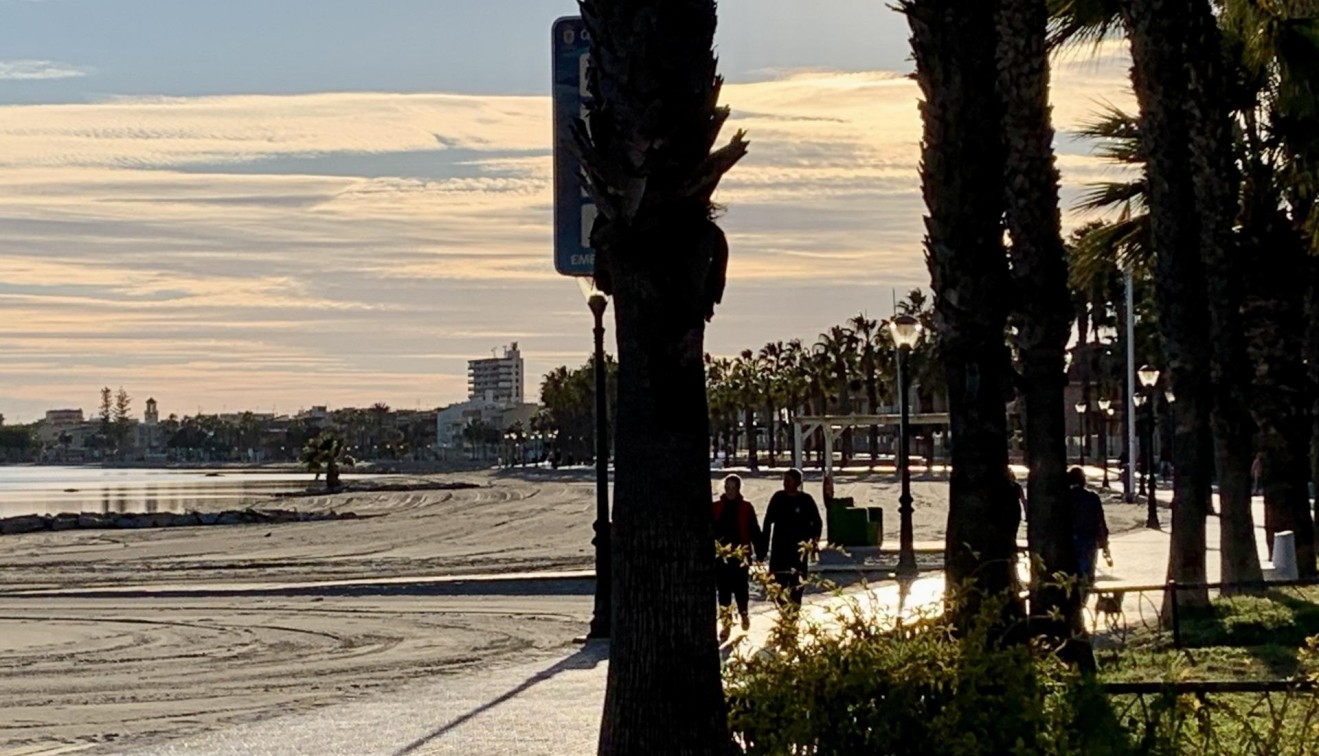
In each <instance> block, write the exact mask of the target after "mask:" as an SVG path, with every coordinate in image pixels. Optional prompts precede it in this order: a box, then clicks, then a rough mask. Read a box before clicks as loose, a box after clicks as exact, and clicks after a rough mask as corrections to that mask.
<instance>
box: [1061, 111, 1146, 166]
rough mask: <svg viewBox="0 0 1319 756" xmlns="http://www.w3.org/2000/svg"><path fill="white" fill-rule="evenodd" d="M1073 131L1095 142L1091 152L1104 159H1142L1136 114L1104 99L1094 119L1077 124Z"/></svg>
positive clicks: (1117, 160)
mask: <svg viewBox="0 0 1319 756" xmlns="http://www.w3.org/2000/svg"><path fill="white" fill-rule="evenodd" d="M1076 134H1077V136H1078V137H1080V138H1083V139H1090V140H1093V141H1096V142H1099V145H1098V146H1097V147H1096V148H1095V152H1096V153H1097V154H1098V155H1099V156H1100V157H1102V158H1104V159H1106V160H1112V161H1113V162H1116V163H1124V164H1127V165H1133V164H1136V163H1143V162H1144V161H1145V155H1144V152H1143V150H1142V147H1141V138H1140V118H1139V117H1137V116H1135V115H1132V114H1131V113H1128V112H1126V111H1125V110H1122V109H1121V108H1119V107H1117V106H1116V105H1111V104H1108V103H1105V104H1104V105H1103V106H1102V108H1101V110H1100V111H1099V112H1098V113H1096V114H1095V117H1094V120H1092V121H1089V122H1088V123H1084V124H1082V125H1081V128H1079V129H1077V131H1076Z"/></svg>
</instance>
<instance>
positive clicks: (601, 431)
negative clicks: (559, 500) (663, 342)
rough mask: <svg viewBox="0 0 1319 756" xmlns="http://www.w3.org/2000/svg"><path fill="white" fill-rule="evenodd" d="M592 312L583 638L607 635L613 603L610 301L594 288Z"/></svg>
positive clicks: (588, 301) (589, 303)
mask: <svg viewBox="0 0 1319 756" xmlns="http://www.w3.org/2000/svg"><path fill="white" fill-rule="evenodd" d="M586 303H587V305H589V306H590V308H591V315H593V316H594V317H595V331H594V333H595V360H594V363H595V364H594V369H595V539H594V544H595V613H594V615H593V616H592V617H591V629H590V631H589V632H587V634H586V637H587V638H590V639H596V638H608V637H609V630H610V618H611V615H612V613H613V602H612V601H611V600H610V598H611V596H610V592H611V588H612V587H613V582H612V571H611V569H610V561H609V560H610V558H611V555H610V552H611V550H612V539H611V538H610V532H609V531H610V523H609V418H608V416H607V413H608V402H607V397H606V394H605V391H606V389H605V385H606V382H605V326H604V316H605V308H606V307H607V306H608V305H609V300H608V299H606V298H605V295H604V294H603V293H601V292H599V291H593V292H591V294H590V295H589V296H588V297H587V300H586Z"/></svg>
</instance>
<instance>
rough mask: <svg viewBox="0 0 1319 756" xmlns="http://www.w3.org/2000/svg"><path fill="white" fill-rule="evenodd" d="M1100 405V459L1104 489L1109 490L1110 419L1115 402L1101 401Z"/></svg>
mask: <svg viewBox="0 0 1319 756" xmlns="http://www.w3.org/2000/svg"><path fill="white" fill-rule="evenodd" d="M1098 405H1099V425H1100V430H1099V458H1100V464H1101V465H1102V466H1103V468H1104V488H1105V489H1107V488H1108V418H1109V417H1110V416H1111V415H1112V414H1113V402H1112V401H1111V400H1109V399H1100V400H1099V402H1098Z"/></svg>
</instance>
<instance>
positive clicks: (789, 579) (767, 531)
mask: <svg viewBox="0 0 1319 756" xmlns="http://www.w3.org/2000/svg"><path fill="white" fill-rule="evenodd" d="M801 484H802V475H801V470H798V469H796V468H793V469H791V470H788V471H787V472H786V473H784V474H783V490H782V491H779V492H778V493H776V494H774V496H773V497H772V498H771V499H770V500H769V505H768V506H767V507H766V508H765V527H764V529H763V530H762V533H763V535H762V536H761V537H762V539H764V540H765V541H766V542H767V548H762V550H761V551H762V553H764V552H768V553H769V571H770V574H772V575H773V576H774V582H775V583H778V585H779V587H780V588H782V589H783V592H784V594H785V596H784V598H783V599H780V605H781V606H786V607H787V608H790V609H792V610H793V611H795V610H796V608H797V607H799V606H801V597H802V592H803V590H804V586H803V583H804V581H805V580H806V563H807V556H808V555H809V554H813V553H814V552H815V545H816V541H818V540H819V539H820V531H821V529H822V528H823V527H824V523H823V522H822V521H821V520H820V508H819V507H818V506H816V504H815V499H813V498H811V495H810V494H808V493H806V492H805V491H802V490H801Z"/></svg>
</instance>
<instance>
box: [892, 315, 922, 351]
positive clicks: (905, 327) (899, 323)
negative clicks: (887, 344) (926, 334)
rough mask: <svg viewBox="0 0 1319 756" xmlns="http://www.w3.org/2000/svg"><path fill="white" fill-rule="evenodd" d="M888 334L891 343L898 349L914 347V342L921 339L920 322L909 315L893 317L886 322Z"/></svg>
mask: <svg viewBox="0 0 1319 756" xmlns="http://www.w3.org/2000/svg"><path fill="white" fill-rule="evenodd" d="M888 328H889V333H890V334H892V336H893V343H894V344H896V345H897V346H898V348H899V349H901V348H902V347H906V348H908V349H910V348H912V347H914V346H916V342H917V341H920V338H921V331H922V330H923V329H922V328H921V322H920V321H919V320H917V319H916V318H913V317H912V316H910V315H895V316H893V319H892V320H890V321H889V322H888Z"/></svg>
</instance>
